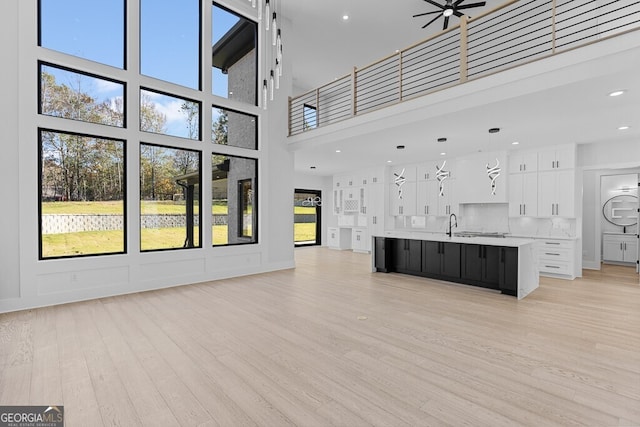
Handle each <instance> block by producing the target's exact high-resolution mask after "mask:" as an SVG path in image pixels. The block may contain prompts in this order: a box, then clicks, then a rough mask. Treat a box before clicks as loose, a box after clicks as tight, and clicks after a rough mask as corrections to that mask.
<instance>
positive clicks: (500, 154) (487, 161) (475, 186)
mask: <svg viewBox="0 0 640 427" xmlns="http://www.w3.org/2000/svg"><path fill="white" fill-rule="evenodd" d="M457 168H458V175H457V177H456V197H457V200H458V202H459V203H506V202H507V176H508V173H507V153H506V152H505V151H494V152H487V153H476V154H472V155H469V156H465V157H462V158H459V159H457Z"/></svg>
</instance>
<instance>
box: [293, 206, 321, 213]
mask: <svg viewBox="0 0 640 427" xmlns="http://www.w3.org/2000/svg"><path fill="white" fill-rule="evenodd" d="M293 213H295V214H314V213H316V208H312V207H306V206H294V207H293Z"/></svg>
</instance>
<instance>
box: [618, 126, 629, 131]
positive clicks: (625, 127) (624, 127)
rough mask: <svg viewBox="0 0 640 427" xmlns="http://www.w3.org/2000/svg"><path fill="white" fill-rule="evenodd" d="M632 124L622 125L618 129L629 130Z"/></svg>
mask: <svg viewBox="0 0 640 427" xmlns="http://www.w3.org/2000/svg"><path fill="white" fill-rule="evenodd" d="M629 127H630V126H620V127H619V128H618V130H627V129H629Z"/></svg>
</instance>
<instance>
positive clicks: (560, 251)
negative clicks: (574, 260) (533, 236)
mask: <svg viewBox="0 0 640 427" xmlns="http://www.w3.org/2000/svg"><path fill="white" fill-rule="evenodd" d="M570 255H571V253H570V251H569V249H565V248H558V247H554V246H551V247H543V248H539V249H538V257H539V258H540V262H542V261H545V260H548V261H562V262H566V263H568V262H569V261H570V260H571V256H570Z"/></svg>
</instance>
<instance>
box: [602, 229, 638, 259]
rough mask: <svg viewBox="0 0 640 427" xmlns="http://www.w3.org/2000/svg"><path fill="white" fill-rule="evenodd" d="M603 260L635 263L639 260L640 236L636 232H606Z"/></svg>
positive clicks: (603, 238) (603, 239)
mask: <svg viewBox="0 0 640 427" xmlns="http://www.w3.org/2000/svg"><path fill="white" fill-rule="evenodd" d="M602 260H603V261H613V262H632V263H635V262H636V261H637V260H638V238H637V237H636V236H635V234H628V235H625V234H604V235H603V237H602Z"/></svg>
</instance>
